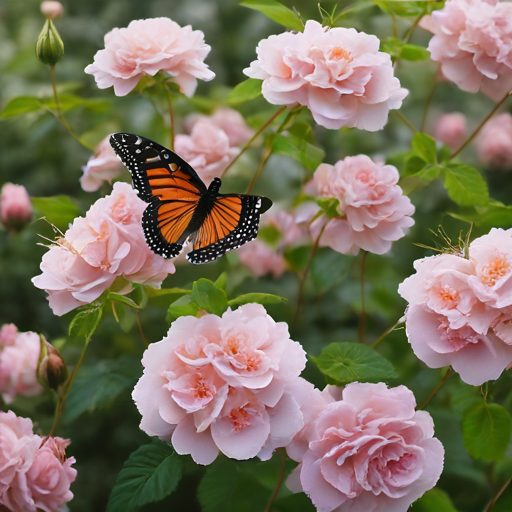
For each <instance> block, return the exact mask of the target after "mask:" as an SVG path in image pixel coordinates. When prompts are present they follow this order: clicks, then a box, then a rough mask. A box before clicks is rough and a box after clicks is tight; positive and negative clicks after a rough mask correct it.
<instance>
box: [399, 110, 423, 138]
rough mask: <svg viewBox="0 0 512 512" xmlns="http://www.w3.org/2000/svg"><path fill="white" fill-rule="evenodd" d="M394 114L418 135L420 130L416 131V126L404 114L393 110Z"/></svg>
mask: <svg viewBox="0 0 512 512" xmlns="http://www.w3.org/2000/svg"><path fill="white" fill-rule="evenodd" d="M393 112H394V113H395V114H396V115H397V116H398V117H399V118H400V119H401V120H402V121H403V122H404V123H405V124H406V125H407V126H408V127H409V128H410V129H411V130H412V131H413V132H414V133H418V130H416V128H415V127H414V125H413V124H412V123H411V122H410V121H409V119H407V118H406V117H405V116H404V115H403V114H402V112H400V111H398V110H393Z"/></svg>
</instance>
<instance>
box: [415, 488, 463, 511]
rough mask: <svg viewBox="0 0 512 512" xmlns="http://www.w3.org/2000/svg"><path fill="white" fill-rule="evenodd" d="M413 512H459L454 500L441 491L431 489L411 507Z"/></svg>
mask: <svg viewBox="0 0 512 512" xmlns="http://www.w3.org/2000/svg"><path fill="white" fill-rule="evenodd" d="M411 512H457V509H456V508H455V507H454V506H453V503H452V500H451V499H450V497H449V496H448V494H446V493H445V492H444V491H443V490H441V489H437V488H435V489H430V491H427V492H426V493H425V494H424V495H423V496H422V497H421V498H420V499H419V500H417V501H415V502H414V503H413V505H412V507H411Z"/></svg>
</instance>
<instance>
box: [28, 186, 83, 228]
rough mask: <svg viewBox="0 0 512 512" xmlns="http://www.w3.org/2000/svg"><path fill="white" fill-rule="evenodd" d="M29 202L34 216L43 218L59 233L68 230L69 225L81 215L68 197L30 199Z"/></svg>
mask: <svg viewBox="0 0 512 512" xmlns="http://www.w3.org/2000/svg"><path fill="white" fill-rule="evenodd" d="M31 201H32V206H33V207H34V210H35V216H36V217H45V218H46V220H47V221H48V222H50V223H51V224H53V225H55V226H56V227H57V228H59V229H60V230H61V231H65V230H66V229H68V227H69V224H70V223H71V222H73V220H74V219H75V217H78V216H79V215H80V213H81V212H80V208H79V207H78V205H77V204H76V203H75V202H74V201H73V199H71V197H69V196H64V195H62V196H53V197H32V198H31Z"/></svg>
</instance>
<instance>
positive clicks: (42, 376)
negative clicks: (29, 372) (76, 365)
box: [37, 336, 69, 391]
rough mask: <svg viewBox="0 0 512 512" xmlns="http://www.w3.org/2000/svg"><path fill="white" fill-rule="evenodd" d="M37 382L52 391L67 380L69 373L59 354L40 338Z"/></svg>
mask: <svg viewBox="0 0 512 512" xmlns="http://www.w3.org/2000/svg"><path fill="white" fill-rule="evenodd" d="M37 375H38V378H39V382H40V383H41V384H42V385H44V386H45V387H48V388H50V389H52V390H54V391H58V389H59V388H60V387H61V386H62V385H63V384H64V383H65V382H66V381H67V380H68V377H69V371H68V368H67V366H66V363H64V360H63V359H62V356H61V355H60V352H59V351H58V350H57V349H56V348H55V347H54V346H53V345H51V344H50V343H48V342H47V341H46V340H45V339H44V337H43V336H41V356H40V358H39V367H38V369H37Z"/></svg>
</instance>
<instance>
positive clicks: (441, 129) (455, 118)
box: [434, 112, 468, 149]
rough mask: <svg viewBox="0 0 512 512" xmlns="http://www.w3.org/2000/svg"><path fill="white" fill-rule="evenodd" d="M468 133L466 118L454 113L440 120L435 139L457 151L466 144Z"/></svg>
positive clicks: (445, 115) (436, 126) (435, 128)
mask: <svg viewBox="0 0 512 512" xmlns="http://www.w3.org/2000/svg"><path fill="white" fill-rule="evenodd" d="M467 131H468V127H467V122H466V116H465V115H464V114H461V113H459V112H452V113H451V114H443V115H442V116H440V117H439V118H438V120H437V121H436V125H435V127H434V137H435V138H436V139H437V140H440V141H441V142H442V143H443V144H446V145H447V146H448V147H449V148H451V149H457V148H458V147H459V146H460V145H461V144H462V143H463V142H464V139H465V138H466V135H467Z"/></svg>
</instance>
